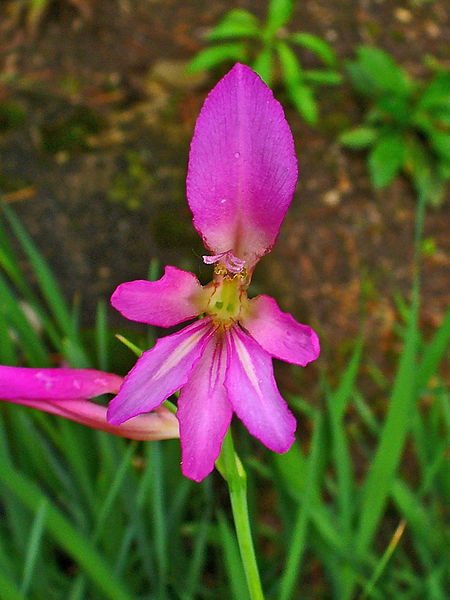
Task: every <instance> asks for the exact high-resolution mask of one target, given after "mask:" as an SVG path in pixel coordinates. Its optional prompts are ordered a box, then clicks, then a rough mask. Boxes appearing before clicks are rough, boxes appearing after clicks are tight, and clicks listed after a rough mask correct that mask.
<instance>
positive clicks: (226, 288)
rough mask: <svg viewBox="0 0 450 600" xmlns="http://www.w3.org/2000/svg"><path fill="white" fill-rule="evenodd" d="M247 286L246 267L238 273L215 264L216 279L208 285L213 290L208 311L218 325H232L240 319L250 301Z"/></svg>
mask: <svg viewBox="0 0 450 600" xmlns="http://www.w3.org/2000/svg"><path fill="white" fill-rule="evenodd" d="M246 286H247V271H246V269H245V267H243V268H242V271H240V272H238V273H233V272H231V273H230V272H229V271H228V270H227V268H226V267H225V266H224V265H222V264H216V265H215V267H214V280H213V281H212V282H211V283H210V284H209V285H208V286H206V287H207V288H209V289H210V290H211V295H210V297H209V301H208V306H207V309H206V312H207V314H209V315H211V316H212V317H213V321H214V322H215V323H216V324H217V325H221V326H222V327H231V325H233V324H234V323H236V322H237V321H238V320H239V316H240V314H241V311H242V310H243V308H244V307H245V306H246V304H247V303H248V299H247V292H246Z"/></svg>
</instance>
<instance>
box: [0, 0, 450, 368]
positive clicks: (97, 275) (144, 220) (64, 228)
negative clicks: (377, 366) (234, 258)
mask: <svg viewBox="0 0 450 600" xmlns="http://www.w3.org/2000/svg"><path fill="white" fill-rule="evenodd" d="M236 6H239V7H243V8H246V9H249V10H251V11H252V12H254V13H255V14H256V15H258V16H259V17H261V18H262V17H263V16H264V13H265V8H266V2H262V1H261V2H259V1H258V2H255V1H248V2H224V1H220V0H208V1H206V0H198V1H196V2H180V1H178V0H161V1H160V0H147V1H142V0H121V1H119V0H106V1H102V2H88V1H87V0H85V1H84V2H83V1H82V0H72V1H70V0H66V1H59V2H58V1H54V2H51V3H50V5H49V7H48V10H47V11H46V13H45V15H44V16H43V18H42V19H41V21H40V23H37V24H36V26H35V27H34V29H33V28H32V27H30V26H28V27H27V25H26V20H25V18H24V13H23V12H20V10H18V8H20V2H19V3H18V2H2V3H1V4H0V124H1V123H2V119H1V106H2V103H6V104H7V106H9V107H11V106H12V109H13V112H14V111H15V113H14V114H16V119H15V121H14V126H12V125H11V123H10V122H7V123H6V125H5V124H4V127H3V129H1V128H0V191H2V192H4V193H6V200H7V201H9V202H11V203H13V205H14V208H15V210H16V211H17V212H18V214H19V215H20V217H21V219H22V220H23V222H24V223H25V225H26V227H27V228H28V230H29V231H30V233H31V234H32V236H33V238H34V240H35V241H36V243H37V245H38V246H39V248H40V249H41V251H42V253H43V254H44V256H45V257H46V258H47V259H48V261H49V263H50V264H51V266H52V267H53V269H54V270H55V271H56V273H57V275H58V277H59V280H60V281H61V283H62V285H63V288H64V290H65V291H66V293H67V295H68V297H69V298H72V297H73V295H74V294H75V293H76V292H79V293H80V292H81V294H82V297H83V306H84V309H83V316H84V319H85V322H86V323H87V324H89V323H92V320H93V318H92V317H93V314H94V310H95V304H96V302H97V299H98V298H100V297H104V298H106V297H109V295H110V294H111V293H112V291H113V290H114V288H115V286H116V285H117V284H119V283H120V282H122V281H127V280H131V279H136V278H145V277H146V273H147V270H148V265H149V262H150V260H151V259H152V258H157V259H159V261H160V264H161V267H163V266H164V265H165V264H173V265H176V266H178V267H181V268H185V269H189V270H192V271H193V272H195V273H197V274H198V275H199V276H200V278H201V279H202V280H204V281H207V279H208V276H209V268H208V267H206V266H205V265H203V264H202V262H201V259H200V255H201V253H202V245H201V243H200V240H199V239H198V238H197V235H196V234H195V232H194V230H193V227H192V224H191V217H190V213H189V210H188V207H187V204H186V200H185V175H186V166H187V158H188V148H189V141H190V137H191V135H192V131H193V127H194V123H195V118H196V116H197V114H198V112H199V110H200V107H201V104H202V102H203V100H204V98H205V95H206V93H207V92H208V90H209V89H210V88H211V87H212V86H213V85H214V84H215V82H216V81H217V80H218V79H219V77H220V76H221V75H223V74H224V73H225V71H226V70H227V68H226V67H224V68H223V69H222V70H220V69H219V70H216V71H215V72H213V73H210V74H208V75H204V76H202V75H200V76H196V77H188V76H186V75H185V73H184V66H185V63H186V61H187V60H189V58H191V57H192V56H194V54H195V53H196V52H197V51H198V50H200V49H201V48H202V47H204V42H203V41H202V36H203V35H204V33H205V31H207V29H208V28H209V27H211V26H213V25H214V24H215V23H217V21H218V19H220V17H221V16H222V15H223V14H224V13H225V12H227V10H229V9H230V8H232V7H236ZM447 8H448V5H447ZM447 19H448V17H447V14H446V2H441V1H434V2H433V1H425V0H423V1H419V0H416V2H413V1H411V2H392V1H387V0H386V1H383V0H378V1H369V0H365V1H364V0H362V1H345V2H344V1H336V0H319V1H318V0H306V1H303V2H298V3H297V7H296V11H295V15H294V18H293V19H292V22H291V24H290V29H291V30H292V31H309V32H312V33H315V34H318V35H320V36H323V37H324V38H325V39H326V40H328V41H329V42H330V43H331V44H332V45H333V47H334V49H335V50H336V52H337V54H338V56H339V59H340V60H342V61H344V60H345V59H348V58H351V57H353V56H354V51H355V48H356V47H357V45H358V44H361V43H364V44H376V45H378V46H380V47H381V48H384V49H386V50H388V51H389V52H391V53H392V54H393V56H394V57H395V58H396V59H397V60H398V61H399V62H400V63H401V64H402V66H403V67H404V68H406V69H407V71H408V72H409V73H410V74H411V75H413V76H418V77H421V76H427V75H429V73H430V71H429V69H428V67H427V64H426V63H427V60H430V57H434V59H436V60H439V61H445V59H446V58H447V57H448V55H447V56H446V54H445V53H446V52H448V39H449V35H448V34H449V29H448V20H447ZM301 56H302V59H303V61H304V62H305V64H307V65H308V64H310V65H312V66H313V65H314V60H313V59H312V58H311V56H310V55H308V54H307V53H305V54H304V55H303V54H302V55H301ZM321 90H322V91H321V93H320V98H319V100H320V109H321V115H322V119H321V122H320V125H319V127H318V128H316V129H313V128H311V127H310V126H308V125H307V124H306V123H304V122H303V121H302V120H301V119H300V118H299V116H298V115H297V113H296V112H295V111H294V110H293V109H292V108H291V107H289V105H288V103H287V101H286V98H285V97H284V96H283V93H282V90H281V89H279V88H275V95H276V96H277V97H278V98H279V99H280V100H281V102H282V103H283V104H284V106H285V107H286V115H287V118H288V121H289V123H290V125H291V127H292V130H293V133H294V138H295V142H296V148H297V155H298V159H299V166H300V179H299V184H298V187H297V191H296V194H295V197H294V200H293V202H292V206H291V208H290V210H289V212H288V215H287V217H286V220H285V222H284V225H283V227H282V229H281V233H280V236H279V240H278V243H277V245H276V247H275V249H274V251H273V252H272V254H271V255H269V256H268V257H266V258H264V260H263V261H262V262H261V263H260V265H259V266H258V268H257V270H256V272H255V276H254V283H253V287H254V291H255V292H258V291H259V290H262V289H264V290H265V292H266V293H268V294H272V295H274V296H275V297H276V298H277V300H278V302H279V304H280V306H281V307H282V308H283V309H284V310H287V311H290V312H292V313H293V314H294V316H295V317H296V318H298V319H299V320H301V321H302V322H305V323H309V324H311V325H313V326H314V327H315V328H316V329H317V331H318V332H319V334H320V337H321V340H322V346H323V349H324V353H323V356H324V357H328V359H329V360H331V361H333V360H335V361H336V364H339V362H340V361H341V360H343V359H344V357H345V355H346V353H347V350H348V347H349V345H350V343H351V341H352V340H353V339H354V337H355V335H356V334H357V333H358V331H359V329H360V327H361V305H362V304H363V305H364V307H365V311H366V313H367V319H368V320H367V325H368V327H367V330H368V336H369V342H370V344H374V346H376V348H377V349H378V350H379V353H380V355H381V356H383V357H384V358H385V360H388V361H389V360H390V357H391V355H392V352H395V350H396V348H397V344H398V338H397V336H396V334H395V328H394V322H395V320H396V319H397V318H398V307H397V304H396V301H395V298H396V296H398V295H401V296H402V297H407V296H408V293H409V290H410V286H411V265H412V248H413V229H414V219H415V209H416V201H415V196H414V191H413V190H412V188H411V187H410V185H409V184H408V182H407V181H406V180H404V179H402V178H397V179H396V181H395V182H394V183H393V184H392V185H391V186H389V187H388V188H387V189H385V190H382V191H380V192H374V191H373V189H372V188H371V185H370V182H369V179H368V176H367V171H366V168H365V157H364V154H362V153H361V154H359V153H352V152H347V151H344V150H343V149H341V148H340V147H339V145H338V144H337V143H336V135H337V134H338V133H339V131H341V130H342V129H343V128H345V127H348V126H349V125H351V124H356V122H358V120H359V118H360V116H361V114H362V111H363V109H362V107H361V106H360V104H359V103H358V100H357V99H356V98H355V97H354V96H353V94H352V92H351V89H350V87H349V85H348V83H346V84H345V85H343V86H340V87H338V88H334V89H330V88H321ZM449 225H450V220H449V211H448V204H447V205H446V206H445V205H444V206H443V207H441V208H440V209H433V210H429V211H428V213H427V217H426V226H425V238H427V239H428V241H429V247H430V248H432V251H430V252H428V253H427V255H426V256H424V268H423V304H422V312H421V319H422V325H423V326H424V328H425V329H426V330H427V329H428V330H431V329H432V328H434V327H435V326H436V325H438V323H439V322H440V320H441V318H442V314H443V310H444V308H445V306H446V304H447V303H448V277H446V276H448V267H449V262H450V261H449V248H448V246H446V243H447V244H448V235H447V239H446V234H448V231H449ZM363 289H364V293H363ZM362 296H364V298H365V300H364V302H363V303H362V302H361V298H362ZM113 312H114V311H112V310H111V314H110V317H111V322H112V323H113V324H114V325H123V319H122V318H121V317H120V315H118V314H113Z"/></svg>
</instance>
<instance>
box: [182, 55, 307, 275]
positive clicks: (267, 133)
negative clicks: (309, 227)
mask: <svg viewBox="0 0 450 600" xmlns="http://www.w3.org/2000/svg"><path fill="white" fill-rule="evenodd" d="M297 174H298V173H297V159H296V156H295V148H294V142H293V139H292V134H291V131H290V129H289V125H288V123H287V121H286V119H285V117H284V113H283V109H282V107H281V105H280V104H279V102H277V101H276V100H275V99H274V97H273V94H272V92H271V90H270V89H269V88H268V87H267V86H266V85H265V83H263V81H262V80H261V79H260V78H259V76H258V75H256V73H254V72H253V71H252V70H251V69H250V68H249V67H246V66H245V65H241V64H239V63H238V64H236V65H235V66H234V67H233V69H231V71H230V72H229V73H228V74H227V75H225V77H224V78H223V79H221V81H219V83H218V84H217V85H216V87H215V88H214V89H213V90H212V91H211V92H210V94H209V96H208V97H207V99H206V100H205V103H204V105H203V108H202V110H201V112H200V115H199V117H198V119H197V124H196V126H195V133H194V137H193V139H192V143H191V151H190V155H189V167H188V176H187V182H186V183H187V197H188V202H189V206H190V208H191V210H192V213H193V215H194V226H195V228H196V229H197V231H198V232H199V234H200V235H201V236H202V238H203V241H204V244H205V246H206V247H207V248H208V249H209V250H210V251H211V252H212V253H213V254H215V255H217V254H220V253H222V252H227V251H229V250H230V251H231V252H232V253H233V254H234V255H235V256H236V257H238V258H240V259H242V260H245V261H246V262H247V269H248V270H249V271H251V270H252V269H253V267H254V265H255V264H256V262H257V261H258V260H259V258H261V256H263V255H264V254H266V253H267V252H270V250H271V249H272V247H273V245H274V243H275V240H276V237H277V235H278V231H279V229H280V226H281V223H282V221H283V218H284V215H285V214H286V211H287V209H288V207H289V204H290V203H291V199H292V195H293V193H294V190H295V185H296V182H297Z"/></svg>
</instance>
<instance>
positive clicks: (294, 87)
mask: <svg viewBox="0 0 450 600" xmlns="http://www.w3.org/2000/svg"><path fill="white" fill-rule="evenodd" d="M277 51H278V56H279V57H280V64H281V71H282V75H283V79H284V82H285V84H286V88H287V91H288V94H289V98H290V99H291V102H292V103H293V105H294V106H295V108H296V109H297V110H298V112H299V113H300V114H301V115H302V117H303V118H304V119H305V121H307V122H308V123H310V124H311V125H314V124H315V123H317V120H318V111H317V104H316V101H315V100H314V95H313V91H312V89H311V88H310V87H308V86H307V85H304V84H303V71H302V68H301V67H300V64H299V62H298V60H297V57H296V55H295V53H294V52H293V51H292V49H291V48H290V47H289V46H288V45H287V44H285V43H284V42H280V43H279V44H277Z"/></svg>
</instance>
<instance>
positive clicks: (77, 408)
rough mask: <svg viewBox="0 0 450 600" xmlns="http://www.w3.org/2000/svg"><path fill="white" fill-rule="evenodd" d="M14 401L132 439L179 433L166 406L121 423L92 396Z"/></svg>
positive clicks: (165, 436)
mask: <svg viewBox="0 0 450 600" xmlns="http://www.w3.org/2000/svg"><path fill="white" fill-rule="evenodd" d="M14 402H15V403H16V404H21V405H23V406H28V407H30V408H36V409H38V410H42V411H44V412H47V413H50V414H52V415H57V416H59V417H64V418H65V419H69V420H71V421H75V422H76V423H80V424H82V425H86V426H87V427H92V428H94V429H98V430H100V431H106V432H107V433H112V434H113V435H117V436H120V437H125V438H129V439H131V440H145V441H148V440H167V439H171V438H177V437H179V430H178V421H177V418H176V417H175V415H173V414H172V413H171V412H170V411H168V410H167V409H166V408H164V407H163V406H161V407H160V408H158V409H157V410H156V411H154V412H152V413H151V414H149V415H139V416H137V417H134V418H133V419H130V420H129V421H127V422H126V423H124V424H123V425H118V426H117V425H110V424H109V423H108V421H107V420H106V407H105V406H102V405H101V404H95V402H89V401H88V400H53V401H48V400H38V399H29V398H28V399H23V398H22V399H17V400H15V401H14Z"/></svg>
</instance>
